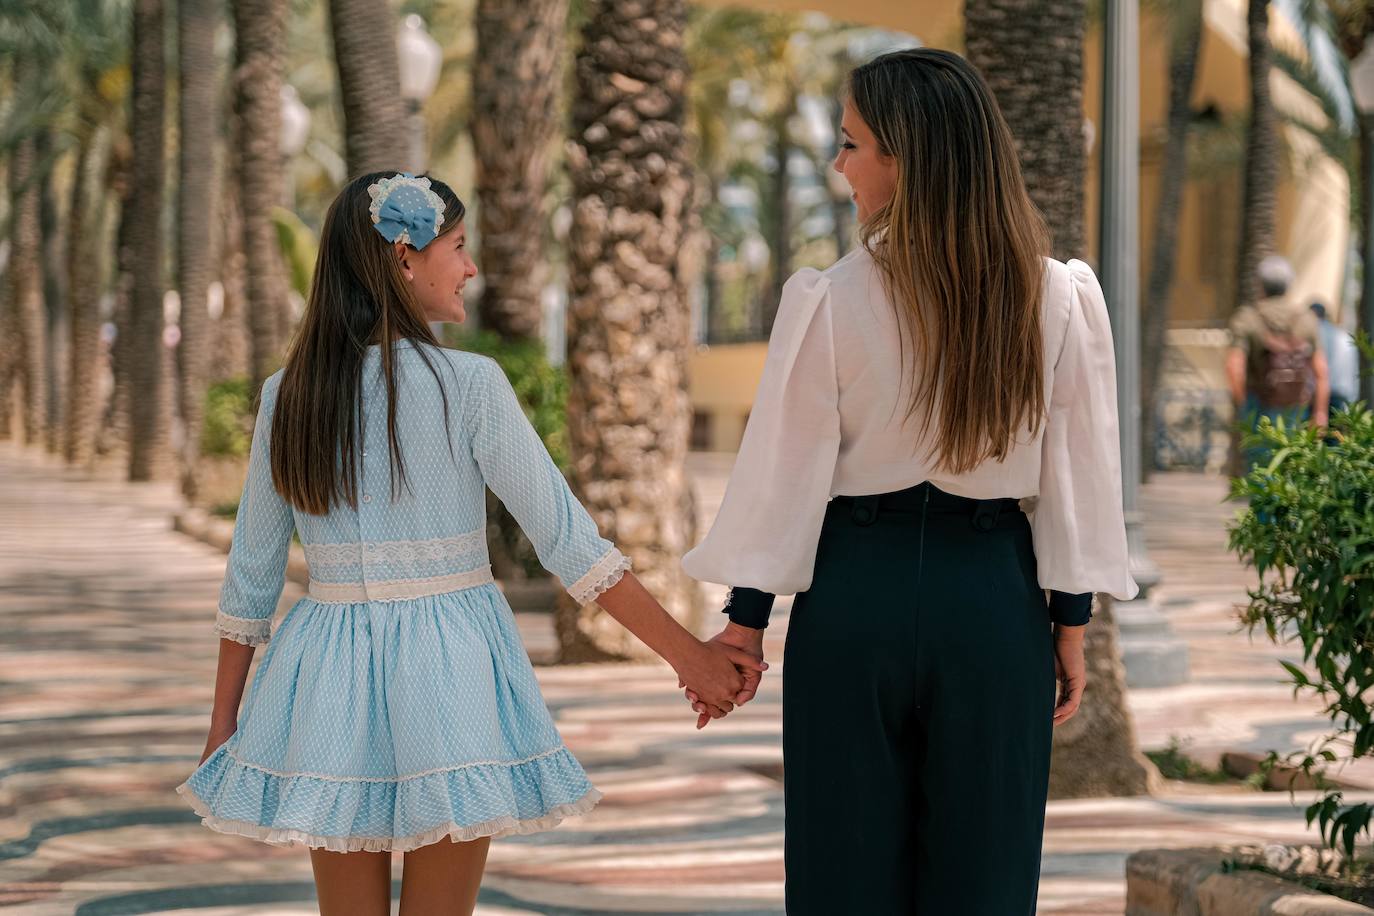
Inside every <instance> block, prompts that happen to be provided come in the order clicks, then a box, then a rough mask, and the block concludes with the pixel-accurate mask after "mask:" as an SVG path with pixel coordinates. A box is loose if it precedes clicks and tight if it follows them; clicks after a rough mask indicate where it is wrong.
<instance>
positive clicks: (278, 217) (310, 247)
mask: <svg viewBox="0 0 1374 916" xmlns="http://www.w3.org/2000/svg"><path fill="white" fill-rule="evenodd" d="M272 225H273V226H274V227H275V228H276V230H277V244H278V245H279V246H280V247H281V254H282V259H283V260H284V261H285V262H286V267H287V271H288V272H289V274H290V276H291V288H292V289H294V290H295V291H296V292H297V293H299V294H300V297H301V298H302V299H304V298H306V296H308V295H309V294H310V278H311V276H312V275H313V274H314V272H315V257H316V255H317V254H318V253H319V242H318V241H317V240H316V238H315V233H314V232H312V231H311V229H310V227H309V226H307V225H306V224H305V223H303V222H301V218H300V217H299V216H297V215H296V214H295V213H293V212H292V211H290V210H288V209H286V208H285V207H273V208H272Z"/></svg>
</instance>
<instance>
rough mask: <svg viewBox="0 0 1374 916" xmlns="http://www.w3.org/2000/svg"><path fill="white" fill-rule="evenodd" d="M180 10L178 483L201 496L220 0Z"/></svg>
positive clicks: (187, 1)
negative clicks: (181, 440) (199, 473)
mask: <svg viewBox="0 0 1374 916" xmlns="http://www.w3.org/2000/svg"><path fill="white" fill-rule="evenodd" d="M178 14H179V15H178V16H177V73H178V79H179V81H180V87H181V92H180V96H179V98H180V113H179V117H180V124H181V128H180V131H179V135H180V139H181V145H180V149H179V153H178V155H179V163H178V172H179V174H180V181H179V182H178V186H179V190H178V197H177V274H178V282H177V286H178V289H179V291H180V294H181V319H180V324H181V340H180V342H179V344H178V345H177V362H178V369H179V370H180V371H179V373H178V382H179V391H178V394H179V397H178V401H179V406H180V409H181V421H182V427H183V429H184V430H185V441H184V446H183V450H182V455H181V485H182V492H183V493H184V494H185V495H186V498H187V499H190V500H194V499H195V496H196V465H197V463H198V461H199V458H200V431H201V426H202V424H203V422H204V415H205V387H206V384H207V382H208V369H209V358H210V340H209V336H210V335H209V331H210V316H209V313H208V310H207V302H208V298H209V286H210V276H211V271H212V270H213V265H214V264H215V262H216V253H215V250H214V242H215V236H214V232H213V231H212V229H211V227H212V226H213V225H214V224H215V222H216V221H217V214H216V213H215V204H216V203H217V200H218V191H219V180H220V179H219V168H218V160H219V123H220V118H219V99H220V85H221V79H220V70H219V61H218V59H217V57H216V54H215V30H216V28H217V27H218V25H219V2H218V0H180V4H179V7H178Z"/></svg>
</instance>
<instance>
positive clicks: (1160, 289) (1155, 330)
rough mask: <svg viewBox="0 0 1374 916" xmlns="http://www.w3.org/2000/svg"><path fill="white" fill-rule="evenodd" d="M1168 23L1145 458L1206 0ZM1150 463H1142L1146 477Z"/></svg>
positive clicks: (1143, 376)
mask: <svg viewBox="0 0 1374 916" xmlns="http://www.w3.org/2000/svg"><path fill="white" fill-rule="evenodd" d="M1169 13H1170V15H1169V17H1168V21H1169V23H1170V26H1171V31H1172V34H1171V36H1170V44H1169V113H1168V128H1167V135H1166V137H1165V141H1164V163H1163V165H1162V166H1161V168H1160V175H1159V199H1158V200H1157V201H1156V203H1155V225H1154V238H1153V240H1152V242H1151V245H1150V276H1149V279H1148V280H1147V281H1146V284H1145V300H1144V302H1143V303H1142V306H1143V307H1142V308H1141V328H1140V330H1141V365H1140V369H1141V373H1140V404H1141V421H1142V423H1143V429H1142V431H1141V432H1142V435H1141V448H1142V449H1143V451H1144V455H1143V456H1142V458H1148V456H1149V455H1150V454H1151V452H1152V448H1153V443H1154V439H1155V427H1156V424H1157V422H1158V417H1157V416H1156V415H1155V407H1154V404H1155V391H1156V389H1157V388H1158V385H1159V370H1160V364H1161V363H1162V361H1163V358H1164V329H1165V326H1166V325H1167V324H1168V320H1169V290H1170V288H1171V287H1172V286H1173V280H1174V255H1175V250H1176V248H1177V247H1178V221H1179V216H1180V214H1181V211H1182V208H1183V188H1184V185H1185V184H1186V183H1187V181H1188V137H1189V134H1190V128H1191V127H1192V122H1193V102H1192V99H1193V83H1194V76H1195V75H1196V73H1197V65H1198V57H1199V56H1200V54H1201V50H1202V0H1174V2H1173V4H1172V9H1170V10H1169ZM1150 465H1151V463H1150V461H1148V460H1142V461H1141V465H1140V466H1141V467H1142V468H1144V469H1145V470H1146V471H1147V472H1148V470H1149V468H1150Z"/></svg>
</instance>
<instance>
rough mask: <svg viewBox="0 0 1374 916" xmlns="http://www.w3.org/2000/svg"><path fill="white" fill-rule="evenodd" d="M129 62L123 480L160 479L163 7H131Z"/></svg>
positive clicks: (147, 0) (141, 2) (155, 2)
mask: <svg viewBox="0 0 1374 916" xmlns="http://www.w3.org/2000/svg"><path fill="white" fill-rule="evenodd" d="M133 19H134V28H133V43H132V45H131V46H130V47H131V61H132V68H133V74H132V75H133V107H132V111H133V115H132V120H131V121H130V125H129V134H130V136H131V138H132V140H133V164H132V176H133V187H132V190H131V199H130V207H131V211H132V217H133V219H132V223H131V225H130V230H129V235H130V247H131V249H132V250H131V256H132V266H133V292H132V295H131V296H130V299H129V332H130V334H129V346H128V348H127V350H126V352H127V353H129V354H130V363H129V367H128V368H129V382H130V388H131V392H130V393H131V397H130V399H129V433H130V435H129V479H130V480H150V479H152V478H153V477H154V476H155V475H157V474H158V473H160V472H161V470H162V465H163V460H164V458H165V454H164V450H165V448H166V436H167V426H166V422H165V419H166V418H165V414H164V410H163V405H164V401H163V360H164V352H163V351H164V347H163V345H162V330H163V322H162V297H163V291H164V289H163V276H162V272H163V252H162V200H163V187H162V186H163V180H164V175H165V161H164V160H165V156H164V153H163V143H164V140H163V131H164V129H165V108H166V99H165V92H166V69H165V61H164V53H163V42H164V21H163V20H164V17H163V7H162V0H135V2H134V16H133Z"/></svg>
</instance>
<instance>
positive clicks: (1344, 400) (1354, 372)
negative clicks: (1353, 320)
mask: <svg viewBox="0 0 1374 916" xmlns="http://www.w3.org/2000/svg"><path fill="white" fill-rule="evenodd" d="M1309 308H1311V309H1312V314H1313V315H1316V316H1317V326H1318V330H1319V334H1320V339H1321V344H1322V354H1323V355H1325V356H1326V366H1327V374H1328V376H1329V377H1330V380H1331V403H1330V412H1331V413H1335V412H1336V411H1338V410H1341V409H1343V408H1345V407H1348V406H1350V405H1351V404H1353V403H1354V402H1355V401H1357V400H1359V398H1360V351H1359V348H1358V347H1356V346H1355V338H1354V337H1352V336H1351V334H1350V332H1349V331H1347V330H1346V329H1345V328H1342V327H1340V326H1338V325H1336V324H1335V323H1334V322H1332V321H1331V320H1330V319H1329V318H1327V317H1326V305H1325V304H1323V303H1321V302H1313V303H1312V305H1311V306H1309Z"/></svg>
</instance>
